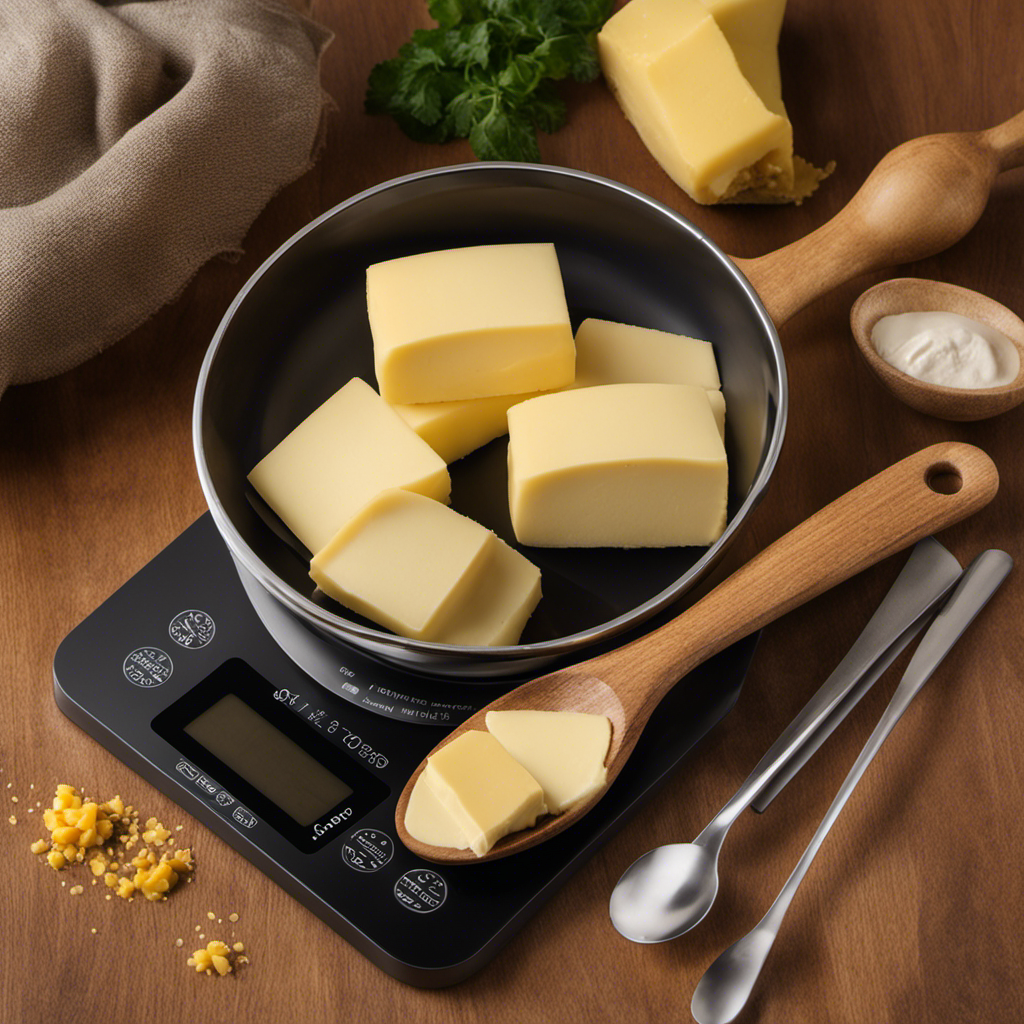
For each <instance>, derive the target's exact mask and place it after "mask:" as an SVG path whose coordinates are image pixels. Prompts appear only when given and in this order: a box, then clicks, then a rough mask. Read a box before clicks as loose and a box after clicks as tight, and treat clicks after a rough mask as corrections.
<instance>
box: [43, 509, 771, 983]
mask: <svg viewBox="0 0 1024 1024" xmlns="http://www.w3.org/2000/svg"><path fill="white" fill-rule="evenodd" d="M755 645H756V636H754V637H749V638H747V639H746V640H743V641H741V642H740V643H738V644H735V645H734V646H733V647H731V648H729V649H728V650H726V651H724V652H722V653H721V654H720V655H718V656H717V657H716V658H714V659H712V660H711V661H710V662H708V663H707V664H706V665H704V666H702V667H701V668H700V669H698V670H696V671H694V672H692V673H691V674H690V675H689V676H688V677H687V679H686V680H685V681H684V682H683V683H682V684H681V685H679V686H677V687H676V688H675V689H674V690H673V691H672V693H670V694H669V696H668V697H666V698H665V700H664V701H663V703H662V705H661V706H660V707H659V708H658V710H657V711H656V713H655V714H654V716H653V718H652V720H651V722H650V724H649V725H648V727H647V729H646V731H645V733H644V735H643V736H642V737H641V740H640V742H639V744H638V745H637V747H636V751H635V753H634V754H633V755H632V757H631V759H630V761H629V763H628V764H627V766H626V768H625V769H624V770H623V772H622V773H621V775H620V776H619V778H618V779H617V780H616V782H615V783H614V785H613V786H612V787H611V788H610V790H609V791H608V793H607V795H606V796H605V797H604V798H603V799H602V800H601V802H600V803H599V804H598V805H597V807H596V808H595V809H594V810H593V811H591V812H590V813H589V814H588V815H587V816H586V817H585V818H584V819H582V820H581V821H580V822H579V823H577V824H576V825H574V826H573V827H572V828H570V829H567V830H566V831H565V832H562V833H560V834H559V835H557V836H555V837H554V838H553V839H551V840H549V841H548V842H546V843H544V844H543V845H541V846H539V847H536V848H534V849H531V850H527V851H524V852H523V853H521V854H518V855H516V856H514V857H509V858H506V859H504V860H499V861H495V862H493V863H485V864H480V865H470V866H459V867H451V866H444V867H440V866H435V865H433V864H430V863H427V862H426V861H423V860H421V859H420V858H418V857H416V856H414V855H413V854H412V853H410V852H409V851H408V850H406V849H405V847H404V846H402V845H401V843H399V842H398V841H397V838H396V833H395V825H394V813H395V802H396V800H397V796H398V794H399V792H400V791H401V789H402V786H403V785H404V783H405V781H406V779H408V777H409V775H410V773H411V772H412V770H413V769H414V768H415V766H416V765H417V764H418V763H419V761H420V760H421V759H422V758H423V756H424V755H425V754H426V753H427V751H428V750H430V749H431V748H432V747H433V746H434V745H435V744H436V743H437V742H438V741H439V740H440V739H441V738H442V737H443V736H444V735H445V733H446V731H447V728H449V727H450V726H451V725H455V724H457V721H455V720H453V721H452V722H451V723H450V724H449V725H448V726H445V727H441V726H437V725H425V724H419V723H416V724H413V723H410V722H405V721H396V720H394V719H392V718H388V717H384V716H382V715H379V714H376V713H374V712H372V711H369V710H366V709H365V708H364V707H362V706H359V704H358V703H356V702H354V701H355V700H362V699H365V697H366V693H367V689H368V688H372V689H374V690H376V691H377V692H380V691H385V690H395V691H401V692H403V693H417V692H424V691H426V692H429V690H430V686H431V682H430V680H428V679H425V678H420V677H417V676H415V675H413V674H410V673H405V672H402V671H400V670H397V669H395V668H393V667H390V666H385V665H382V664H380V663H377V662H375V661H372V660H370V659H368V658H365V657H363V656H362V655H360V654H358V653H357V652H354V651H353V652H351V654H349V653H346V654H345V661H346V664H347V665H348V666H350V668H351V669H354V674H352V673H350V674H351V675H352V678H353V679H358V681H359V687H356V686H354V685H353V686H352V689H354V690H361V696H358V697H357V695H355V694H353V695H351V696H350V697H349V698H348V699H344V698H343V697H341V696H339V695H338V694H335V693H333V692H330V691H328V690H327V689H326V688H324V687H323V686H321V685H319V684H318V683H316V682H314V681H313V680H312V679H311V678H310V677H309V676H308V675H306V674H305V673H304V672H303V671H302V670H301V669H299V668H298V667H297V666H296V665H295V664H294V662H292V661H291V660H290V659H289V657H288V656H287V655H286V654H285V653H284V651H283V650H282V649H281V648H280V647H279V646H278V645H277V643H276V642H275V641H274V640H273V639H272V637H271V636H270V635H269V633H268V632H267V630H266V629H265V628H264V626H263V625H262V623H261V621H260V619H259V618H258V617H257V615H256V613H255V611H254V610H253V607H252V605H251V604H250V603H249V601H248V599H247V597H246V595H245V592H244V591H243V589H242V586H241V583H240V581H239V578H238V575H237V573H236V571H235V568H234V564H233V563H232V561H231V559H230V557H229V555H228V553H227V550H226V548H225V547H224V545H223V542H222V541H221V539H220V536H219V535H218V533H217V531H216V528H215V526H214V524H213V521H212V519H211V518H210V515H209V513H207V514H205V515H204V516H202V517H201V518H200V519H199V520H197V521H196V523H194V524H193V525H192V526H191V527H189V529H188V530H186V531H185V532H184V533H183V534H182V535H181V536H180V537H179V538H178V539H177V540H175V541H174V542H172V543H171V544H170V545H169V546H168V547H167V548H166V549H165V550H164V551H162V552H161V553H160V554H159V555H157V557H156V558H154V559H153V561H152V562H150V563H149V564H148V565H146V566H145V567H144V568H143V569H142V570H141V571H140V572H139V573H138V574H137V575H135V576H134V577H132V579H130V580H129V581H128V582H127V583H126V584H125V585H124V586H123V587H122V588H121V589H119V590H118V591H117V592H116V593H115V594H114V595H113V596H111V597H110V598H109V599H108V600H107V601H105V602H104V603H103V604H102V605H101V606H100V607H99V608H98V609H97V610H96V611H95V612H93V613H92V614H91V615H90V616H89V617H88V618H87V619H86V620H85V621H84V622H82V623H81V624H80V625H79V626H77V627H76V628H75V629H74V630H73V631H72V632H71V633H70V634H69V635H68V636H67V637H66V638H65V640H64V641H63V643H62V644H61V645H60V647H59V648H58V650H57V654H56V656H55V659H54V691H55V695H56V699H57V704H58V705H59V707H60V708H61V710H62V711H63V712H64V713H65V714H66V715H67V716H68V717H69V718H71V719H72V720H73V721H74V722H76V723H77V724H78V725H79V726H81V727H82V728H83V729H84V730H85V731H86V732H88V733H89V734H90V735H92V736H93V737H94V738H95V739H96V740H98V741H99V742H100V743H101V744H103V746H104V747H106V748H107V749H109V750H110V751H111V752H112V753H113V754H115V755H116V756H117V757H118V758H120V759H121V760H122V761H123V762H124V763H125V764H126V765H128V767H130V768H132V769H133V770H134V771H136V772H138V773H139V774H140V775H142V776H143V778H145V779H146V780H147V781H149V782H151V783H152V784H153V785H155V786H156V787H157V788H158V789H160V790H161V791H162V792H164V793H166V794H167V795H168V796H169V797H170V798H171V799H173V800H174V801H175V802H176V803H178V804H180V805H181V806H182V807H183V808H184V809H185V810H187V811H188V812H189V813H190V814H192V815H194V816H195V817H196V818H198V819H199V820H200V821H201V822H203V824H205V825H206V826H208V827H209V828H210V829H212V830H213V831H214V832H215V833H216V834H217V835H218V836H219V837H220V838H221V839H223V840H224V841H225V842H227V843H228V844H229V845H230V846H232V847H233V848H234V849H235V850H237V851H238V852H239V853H241V854H242V855H243V856H245V857H246V858H248V859H249V860H250V861H251V862H252V863H253V864H255V865H256V866H257V867H258V868H260V870H262V871H263V872H264V873H266V874H267V875H268V876H269V877H270V878H272V879H273V880H274V881H275V882H277V883H278V884H279V885H280V886H282V887H283V888H284V889H285V890H286V891H287V892H289V893H291V895H292V896H294V897H295V898H296V899H298V900H299V901H300V902H301V903H303V905H305V906H306V907H307V908H308V909H310V910H311V911H312V912H313V913H314V914H316V915H317V916H318V917H320V918H321V919H322V920H324V921H325V922H326V923H327V924H329V925H330V926H331V927H332V928H334V929H335V930H336V931H337V932H338V933H339V934H340V935H341V936H343V937H344V938H345V939H346V940H347V941H348V942H350V943H351V944H352V945H353V946H355V948H356V949H358V950H359V951H360V952H361V953H363V955H364V956H366V957H367V958H369V959H370V960H371V961H372V962H373V963H375V964H376V965H377V966H378V967H380V968H382V969H383V970H385V971H387V972H388V973H389V974H392V975H393V976H394V977H396V978H398V979H399V980H401V981H404V982H406V983H408V984H412V985H418V986H423V987H437V986H442V985H450V984H454V983H455V982H458V981H461V980H463V979H464V978H466V977H468V976H469V975H471V974H472V973H473V972H475V971H476V970H478V969H480V968H481V967H482V966H483V965H484V964H486V963H487V962H488V961H489V960H490V959H491V957H493V956H494V955H495V953H497V952H498V950H499V949H500V948H501V947H502V946H503V945H504V943H506V942H507V941H508V940H509V939H510V938H511V937H512V936H513V935H514V934H515V932H516V931H517V930H518V929H519V928H520V927H522V925H523V924H524V923H525V922H526V921H527V920H528V919H529V917H530V915H531V914H533V913H534V912H535V911H536V910H537V909H538V908H539V907H540V906H541V905H542V903H543V901H544V900H545V899H546V898H547V896H549V895H550V894H551V893H552V892H553V891H554V890H555V888H556V887H557V886H558V885H560V884H561V883H562V882H564V881H565V879H566V878H568V876H569V875H570V874H571V873H572V871H573V870H574V869H575V868H576V867H577V866H578V865H580V864H581V863H582V862H583V861H584V860H585V859H586V858H587V857H588V856H590V854H591V853H593V852H594V850H595V849H596V848H597V846H598V844H599V843H600V842H601V841H602V840H603V839H605V838H606V837H607V836H609V835H610V834H612V833H613V832H614V831H615V830H616V829H617V828H618V827H619V826H620V825H621V824H623V822H624V821H625V820H626V818H627V815H628V814H629V812H630V811H631V810H632V809H633V807H634V806H635V805H637V804H638V803H639V802H640V801H642V800H643V799H644V798H645V797H646V796H647V795H648V794H649V793H650V792H651V791H652V789H653V788H654V787H655V786H656V785H657V784H658V783H659V782H660V781H661V780H662V779H663V778H664V777H665V776H666V775H667V774H668V773H669V772H671V771H672V769H673V768H675V766H676V765H677V764H678V763H679V761H680V760H681V759H682V758H683V757H684V756H685V754H686V753H687V751H688V750H689V749H690V748H691V747H692V746H693V745H694V744H695V743H696V742H697V741H698V740H699V739H700V738H701V737H702V736H703V735H704V734H705V733H706V732H707V731H708V730H709V729H711V728H712V726H714V725H715V724H716V723H717V722H718V721H719V720H720V719H721V718H722V717H723V716H724V715H725V714H726V713H727V712H728V711H729V709H730V708H731V707H732V705H733V704H734V703H735V701H736V698H737V697H738V695H739V690H740V686H741V684H742V681H743V677H744V675H745V673H746V670H747V667H748V665H749V663H750V659H751V657H752V655H753V651H754V647H755ZM508 685H510V686H511V685H513V682H510V683H509V684H508ZM462 689H464V690H465V689H466V688H465V687H463V688H462ZM230 692H233V693H235V694H237V695H239V696H240V697H241V699H243V700H244V701H245V702H246V703H248V704H249V705H250V706H251V707H253V708H254V710H255V711H256V712H257V713H260V714H261V715H262V716H263V717H265V718H267V719H268V720H269V721H271V722H272V723H273V724H274V725H275V727H276V728H277V729H279V730H280V731H282V732H284V733H285V734H286V735H287V736H289V737H290V738H291V740H293V741H294V742H295V743H297V744H298V745H299V746H300V747H301V748H303V749H304V750H306V751H307V752H308V753H309V754H311V755H312V756H313V757H314V758H316V759H317V760H318V761H319V762H320V763H324V764H326V765H327V766H328V767H329V768H331V770H332V771H333V772H335V773H336V774H337V775H339V777H341V778H342V779H344V780H345V782H346V783H347V786H346V788H351V789H352V790H353V794H352V796H351V798H349V800H348V801H347V803H346V806H347V807H348V808H349V810H348V812H347V816H343V815H340V814H332V815H327V816H326V817H325V818H324V819H323V820H322V821H318V822H317V823H316V824H315V825H313V826H312V827H309V826H300V825H299V824H298V823H296V822H295V821H293V820H292V819H291V818H289V816H288V815H287V814H285V813H284V812H283V811H281V810H280V809H279V808H277V807H276V806H275V805H274V804H272V803H271V802H270V801H269V800H267V798H266V797H264V796H263V795H262V794H261V793H260V792H259V791H258V790H257V789H256V788H254V787H253V786H251V785H250V784H249V783H247V782H246V781H245V780H244V779H242V778H240V777H239V776H238V775H236V774H235V773H234V772H233V771H232V770H231V769H230V768H228V767H227V766H226V765H224V764H223V763H222V762H221V761H220V760H219V759H218V758H217V757H215V756H213V755H212V754H210V753H208V752H207V751H206V750H205V748H203V747H202V746H200V745H198V744H196V743H195V742H194V741H191V742H189V738H188V737H187V736H186V735H185V733H184V732H183V731H182V724H183V723H185V722H187V721H188V719H189V718H190V717H191V716H193V715H194V714H195V713H196V711H197V709H201V708H202V707H204V706H206V705H208V704H209V703H210V702H212V701H216V700H217V699H218V698H219V697H221V696H223V695H225V694H227V693H230ZM498 692H500V690H497V689H495V687H494V685H493V684H491V685H488V686H486V687H481V688H479V694H480V696H479V698H478V701H477V703H478V704H479V705H482V704H484V703H487V702H488V701H490V700H492V699H493V698H494V697H495V696H496V695H497V694H498ZM467 714H468V712H467ZM158 716H159V717H158ZM155 720H156V725H155V726H154V721H155ZM182 737H184V738H182ZM344 813H345V812H343V814H344ZM333 818H340V819H341V820H338V821H334V820H332V819H333ZM607 897H608V894H607V893H603V892H602V893H595V894H594V898H595V899H599V900H602V901H603V900H606V899H607ZM609 927H611V925H609Z"/></svg>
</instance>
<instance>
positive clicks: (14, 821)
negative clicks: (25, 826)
mask: <svg viewBox="0 0 1024 1024" xmlns="http://www.w3.org/2000/svg"><path fill="white" fill-rule="evenodd" d="M7 820H8V821H9V822H10V823H11V824H12V825H17V824H18V819H17V818H16V817H15V816H14V815H13V814H12V815H11V816H10V817H9V818H8V819H7Z"/></svg>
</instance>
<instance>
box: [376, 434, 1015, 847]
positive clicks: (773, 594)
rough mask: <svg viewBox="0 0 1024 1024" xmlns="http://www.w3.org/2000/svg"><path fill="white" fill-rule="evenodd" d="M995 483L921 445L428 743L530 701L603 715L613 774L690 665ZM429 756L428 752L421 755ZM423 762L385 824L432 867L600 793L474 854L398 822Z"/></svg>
mask: <svg viewBox="0 0 1024 1024" xmlns="http://www.w3.org/2000/svg"><path fill="white" fill-rule="evenodd" d="M998 486H999V475H998V473H997V471H996V467H995V465H994V464H993V462H992V460H991V459H990V458H989V457H988V456H987V455H986V454H985V453H984V452H983V451H981V450H980V449H979V448H975V447H973V446H971V445H966V444H961V443H958V442H944V443H942V444H936V445H932V446H931V447H929V448H925V449H923V450H922V451H919V452H917V453H916V454H914V455H911V456H909V457H908V458H906V459H903V460H902V461H900V462H897V463H896V464H895V465H893V466H890V467H889V468H888V469H886V470H883V471H882V472H881V473H879V474H878V475H877V476H873V477H872V478H871V479H870V480H867V481H865V482H864V483H862V484H860V485H859V486H858V487H855V488H854V489H853V490H852V491H849V492H848V493H847V494H845V495H843V496H842V497H841V498H838V499H836V500H835V501H833V502H832V503H831V504H830V505H828V506H826V507H825V508H823V509H822V510H821V511H819V512H817V513H816V514H815V515H813V516H811V518H810V519H807V520H805V521H804V522H803V523H801V524H800V525H799V526H797V527H795V528H794V529H792V530H790V532H789V533H787V534H785V535H784V536H783V537H781V538H780V539H779V540H777V541H775V543H774V544H772V545H770V546H769V547H767V548H766V549H765V550H764V551H762V552H761V553H760V554H758V555H757V556H756V557H755V558H753V559H752V560H751V561H750V562H748V563H747V564H746V565H745V566H743V567H742V568H740V569H739V570H738V571H737V572H735V573H734V574H733V575H732V576H730V577H729V578H728V579H727V580H725V582H724V583H721V584H719V586H717V587H716V588H715V589H714V590H712V591H711V592H710V593H709V594H708V595H707V596H705V597H704V598H702V599H701V600H700V601H698V602H697V603H696V604H694V605H693V606H692V607H691V608H689V609H688V610H687V611H685V612H683V613H682V614H681V615H679V616H678V617H676V618H675V619H673V620H671V621H670V622H668V623H666V624H665V625H664V626H661V627H660V628H659V629H656V630H654V631H653V632H651V633H648V634H647V635H646V636H644V637H641V638H640V639H638V640H634V641H633V642H632V643H630V644H627V645H626V646H624V647H621V648H619V649H618V650H615V651H611V652H609V653H607V654H602V655H599V656H598V657H596V658H591V659H590V660H589V661H584V662H582V663H580V664H578V665H571V666H569V667H567V668H562V669H558V670H556V671H555V672H551V673H549V674H548V675H545V676H541V677H540V678H538V679H534V680H532V681H530V682H528V683H524V684H523V685H522V686H518V687H516V688H515V689H514V690H512V691H510V692H509V693H507V694H505V696H503V697H499V698H498V699H497V700H495V701H492V702H491V703H490V704H488V705H487V707H485V708H482V709H481V710H480V711H478V712H477V713H476V714H475V715H473V716H472V717H471V718H469V719H468V720H467V721H465V722H464V723H463V724H462V725H460V726H459V727H458V728H457V729H455V730H454V731H453V732H452V733H451V735H449V736H448V738H447V739H445V740H443V741H442V742H441V743H439V744H438V745H437V747H435V748H434V749H435V750H439V749H440V748H441V747H443V746H444V745H445V744H447V743H449V742H451V741H452V740H453V739H454V738H455V737H456V736H459V735H460V734H462V733H463V732H465V731H466V730H468V729H480V730H483V729H485V728H486V726H485V724H484V718H485V716H486V714H487V712H488V711H496V710H503V711H505V710H512V709H533V710H540V711H586V712H592V713H595V714H601V715H607V716H608V718H609V719H610V720H611V723H612V738H611V744H610V747H609V750H608V755H607V757H606V759H605V765H606V767H607V775H608V778H607V785H611V783H612V782H614V781H615V777H616V776H617V775H618V774H619V772H620V771H621V770H622V767H623V765H624V764H625V763H626V760H627V758H628V757H629V755H630V753H632V751H633V747H634V746H635V745H636V741H637V739H638V738H639V736H640V733H641V732H642V731H643V728H644V726H645V725H646V724H647V720H648V718H650V716H651V713H652V712H653V711H654V709H655V708H656V707H657V706H658V703H659V702H660V701H661V699H662V697H664V696H665V694H666V693H668V691H669V690H670V689H672V687H673V686H675V685H676V683H677V682H678V681H679V680H680V679H681V678H682V677H683V676H685V675H686V673H687V672H689V671H691V669H694V668H696V667H697V666H698V665H700V664H701V663H702V662H704V661H706V660H707V659H708V658H710V657H712V656H713V655H714V654H717V653H718V652H719V651H721V650H723V649H724V648H726V647H728V646H729V644H732V643H734V642H735V641H737V640H739V639H741V638H742V637H744V636H747V635H748V634H749V633H752V632H754V631H755V630H757V629H760V628H761V627H762V626H764V625H766V624H767V623H769V622H771V621H773V620H774V619H776V618H778V617H779V616H780V615H783V614H784V613H785V612H787V611H790V610H791V609H793V608H796V607H797V606H798V605H801V604H803V603H804V602H805V601H808V600H810V599H811V598H812V597H815V596H816V595H818V594H820V593H822V592H823V591H825V590H827V589H829V588H830V587H833V586H835V585H836V584H837V583H841V582H842V581H843V580H845V579H848V578H849V577H851V576H853V575H854V574H856V573H858V572H860V571H861V570H863V569H866V568H867V567H868V566H870V565H873V564H874V563H875V562H878V561H880V560H881V559H883V558H886V557H887V556H889V555H891V554H894V553H895V552H897V551H900V550H901V549H903V548H905V547H908V546H909V545H911V544H913V543H914V542H916V541H918V540H920V539H921V538H922V537H925V536H927V535H928V534H930V533H934V532H936V531H938V530H941V529H943V528H944V527H946V526H949V525H951V524H952V523H955V522H958V521H959V520H961V519H963V518H965V517H966V516H968V515H970V514H971V513H972V512H975V511H977V510H978V509H980V508H982V507H983V506H984V505H986V504H988V502H989V501H991V499H992V497H993V496H994V495H995V493H996V490H997V488H998ZM431 753H433V751H431ZM425 764H426V759H424V760H423V761H422V762H421V763H420V764H419V766H418V767H417V768H416V771H415V772H414V773H413V775H412V778H410V780H409V782H408V783H407V784H406V786H405V788H404V789H403V790H402V793H401V795H400V797H399V800H398V808H397V811H396V813H395V827H396V828H397V830H398V835H399V838H400V839H401V840H402V842H403V843H404V844H405V845H406V846H407V847H408V848H409V849H410V850H412V851H413V852H414V853H416V854H418V855H419V856H421V857H423V858H425V859H426V860H430V861H435V862H437V863H439V864H475V863H479V861H481V860H495V859H497V858H499V857H507V856H508V855H509V854H512V853H518V852H519V851H520V850H525V849H527V848H528V847H531V846H536V845H537V844H538V843H541V842H543V841H544V840H545V839H550V838H551V836H553V835H555V834H557V833H558V832H561V831H562V830H563V829H566V828H568V827H569V826H570V825H572V824H573V822H575V821H577V820H579V818H580V817H582V816H583V815H584V814H586V813H587V811H589V810H590V808H591V807H593V806H594V804H595V803H596V802H597V801H598V800H599V799H600V797H601V796H602V795H603V793H604V792H605V791H606V790H607V786H606V787H605V790H602V791H601V792H600V793H597V794H595V795H594V796H593V797H592V798H591V799H589V800H587V801H586V802H584V803H581V804H578V805H576V806H575V807H571V808H570V809H569V810H568V811H566V812H565V813H563V814H561V815H558V816H556V817H552V816H549V817H546V818H542V819H541V821H540V822H539V823H538V824H537V825H536V826H535V827H534V828H532V829H527V830H524V831H521V832H515V833H513V834H511V835H509V836H506V837H505V838H504V839H501V840H499V841H498V842H497V843H496V844H495V845H494V847H493V848H492V849H491V850H490V852H488V853H487V854H486V855H485V856H484V857H482V858H481V857H477V856H476V855H475V854H474V853H473V852H472V851H470V850H455V849H449V848H446V847H440V846H431V845H428V844H426V843H421V842H419V840H417V839H414V838H413V837H412V836H411V835H409V833H408V831H407V830H406V828H405V811H406V807H407V806H408V803H409V794H410V793H411V791H412V787H413V785H414V784H415V782H416V779H417V778H418V777H419V774H420V772H421V771H422V770H423V768H424V766H425Z"/></svg>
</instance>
